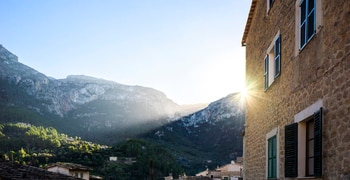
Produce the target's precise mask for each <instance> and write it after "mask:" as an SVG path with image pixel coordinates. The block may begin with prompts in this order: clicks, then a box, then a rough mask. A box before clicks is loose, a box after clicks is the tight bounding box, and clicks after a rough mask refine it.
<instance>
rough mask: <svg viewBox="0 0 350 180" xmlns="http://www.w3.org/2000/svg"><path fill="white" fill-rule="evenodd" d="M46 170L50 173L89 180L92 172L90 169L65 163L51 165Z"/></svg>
mask: <svg viewBox="0 0 350 180" xmlns="http://www.w3.org/2000/svg"><path fill="white" fill-rule="evenodd" d="M46 169H47V170H48V171H50V172H55V173H60V174H65V175H69V176H74V177H77V178H81V179H86V180H89V177H90V171H91V170H92V169H91V168H89V167H86V166H83V165H80V164H74V163H64V162H57V163H54V164H49V165H48V166H47V167H46Z"/></svg>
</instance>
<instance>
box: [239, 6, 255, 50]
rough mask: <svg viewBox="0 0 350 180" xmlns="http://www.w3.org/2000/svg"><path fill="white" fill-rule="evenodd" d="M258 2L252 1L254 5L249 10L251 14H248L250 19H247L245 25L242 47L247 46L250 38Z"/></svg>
mask: <svg viewBox="0 0 350 180" xmlns="http://www.w3.org/2000/svg"><path fill="white" fill-rule="evenodd" d="M256 2H257V0H252V4H251V5H250V10H249V14H248V19H247V23H246V25H245V29H244V33H243V38H242V42H241V43H242V46H245V45H246V40H247V37H248V33H249V30H250V25H251V23H252V20H253V16H254V12H255V6H256Z"/></svg>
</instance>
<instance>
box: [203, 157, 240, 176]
mask: <svg viewBox="0 0 350 180" xmlns="http://www.w3.org/2000/svg"><path fill="white" fill-rule="evenodd" d="M196 176H197V177H209V178H211V179H216V180H236V179H237V180H238V179H239V178H241V176H242V164H241V163H235V162H234V161H231V163H230V164H226V165H224V166H221V167H218V168H216V169H215V170H209V169H206V170H205V171H203V172H200V173H198V174H196Z"/></svg>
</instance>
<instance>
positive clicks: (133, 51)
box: [0, 0, 251, 104]
mask: <svg viewBox="0 0 350 180" xmlns="http://www.w3.org/2000/svg"><path fill="white" fill-rule="evenodd" d="M250 3H251V1H250V0H30V1H29V0H0V44H2V45H3V46H4V47H5V48H7V49H8V50H10V51H11V52H13V53H14V54H16V55H17V56H18V57H19V61H20V62H22V63H24V64H26V65H28V66H30V67H32V68H34V69H36V70H38V71H40V72H42V73H44V74H46V75H47V76H51V77H54V78H56V79H60V78H65V77H66V76H67V75H88V76H93V77H97V78H103V79H107V80H112V81H115V82H118V83H122V84H126V85H141V86H146V87H152V88H155V89H158V90H160V91H163V92H164V93H165V94H166V95H167V97H168V98H170V99H172V100H174V101H175V102H176V103H179V104H185V103H200V102H211V101H214V100H217V99H219V98H221V97H224V96H226V95H228V94H229V93H233V92H236V91H239V90H240V89H241V87H242V86H243V84H244V82H243V81H244V69H245V67H244V64H245V58H244V57H245V48H243V47H241V39H242V35H243V31H244V27H245V23H246V20H247V16H248V12H249V7H250Z"/></svg>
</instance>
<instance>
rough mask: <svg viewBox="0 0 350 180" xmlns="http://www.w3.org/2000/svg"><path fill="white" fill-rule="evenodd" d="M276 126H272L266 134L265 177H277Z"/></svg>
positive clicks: (277, 149) (277, 148)
mask: <svg viewBox="0 0 350 180" xmlns="http://www.w3.org/2000/svg"><path fill="white" fill-rule="evenodd" d="M278 157H279V147H278V128H277V127H276V128H274V129H273V130H271V131H270V132H269V133H268V134H267V135H266V178H267V179H277V178H279V174H278V163H279V159H278Z"/></svg>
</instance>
